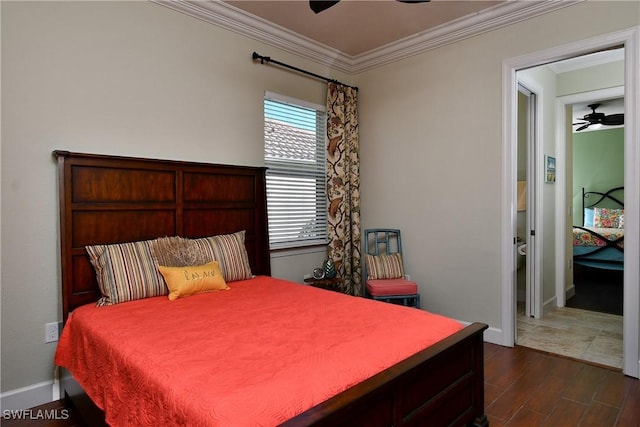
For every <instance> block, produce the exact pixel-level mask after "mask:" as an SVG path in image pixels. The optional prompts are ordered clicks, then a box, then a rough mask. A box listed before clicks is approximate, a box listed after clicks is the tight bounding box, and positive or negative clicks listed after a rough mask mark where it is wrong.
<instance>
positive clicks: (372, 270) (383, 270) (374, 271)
mask: <svg viewBox="0 0 640 427" xmlns="http://www.w3.org/2000/svg"><path fill="white" fill-rule="evenodd" d="M364 260H365V262H366V264H367V279H369V280H377V279H398V278H401V277H404V268H403V266H402V255H400V253H395V254H391V255H375V256H374V255H369V254H365V256H364Z"/></svg>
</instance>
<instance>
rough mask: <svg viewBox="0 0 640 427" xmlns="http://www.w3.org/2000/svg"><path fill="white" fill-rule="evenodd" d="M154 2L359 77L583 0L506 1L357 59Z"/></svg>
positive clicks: (198, 6)
mask: <svg viewBox="0 0 640 427" xmlns="http://www.w3.org/2000/svg"><path fill="white" fill-rule="evenodd" d="M150 1H151V2H153V3H157V4H159V5H162V6H165V7H168V8H170V9H173V10H175V11H178V12H181V13H184V14H186V15H189V16H192V17H194V18H198V19H201V20H203V21H205V22H208V23H210V24H213V25H216V26H218V27H221V28H224V29H226V30H229V31H232V32H234V33H237V34H240V35H243V36H246V37H249V38H251V39H253V40H256V41H259V42H261V43H265V44H267V45H270V46H273V47H276V48H279V49H282V50H285V51H287V52H290V53H292V54H295V55H298V56H300V57H303V58H306V59H309V60H311V61H314V62H317V63H319V64H321V65H325V66H327V67H330V68H332V69H334V70H337V71H341V72H343V73H346V74H356V73H360V72H363V71H367V70H371V69H373V68H377V67H380V66H382V65H386V64H389V63H391V62H395V61H400V60H402V59H405V58H408V57H410V56H413V55H417V54H420V53H423V52H427V51H429V50H432V49H435V48H438V47H441V46H444V45H447V44H451V43H455V42H457V41H460V40H464V39H467V38H469V37H473V36H475V35H478V34H482V33H485V32H487V31H491V30H494V29H497V28H501V27H504V26H507V25H511V24H514V23H516V22H520V21H523V20H526V19H530V18H533V17H536V16H539V15H543V14H545V13H549V12H551V11H554V10H557V9H561V8H564V7H567V6H570V5H572V4H575V3H579V2H582V1H585V0H542V1H517V0H508V1H506V2H504V3H500V4H498V5H496V6H494V7H492V8H489V9H487V10H485V11H482V12H479V13H477V14H473V15H470V16H467V17H462V18H460V19H457V20H455V21H452V22H449V23H447V24H443V25H440V26H438V27H435V28H433V29H430V30H427V31H424V32H421V33H418V34H415V35H412V36H409V37H406V38H404V39H401V40H398V41H396V42H393V43H390V44H387V45H385V46H382V47H380V48H377V49H373V50H371V51H369V52H365V53H363V54H361V55H357V56H350V55H345V54H344V53H342V52H340V51H338V50H337V49H333V48H331V47H329V46H327V45H324V44H321V43H318V42H316V41H314V40H312V39H310V38H308V37H305V36H302V35H300V34H298V33H295V32H293V31H291V30H288V29H286V28H284V27H281V26H279V25H276V24H274V23H272V22H269V21H267V20H265V19H262V18H259V17H257V16H254V15H251V14H249V13H247V12H245V11H243V10H241V9H238V8H236V7H234V6H231V5H230V4H228V3H224V2H222V1H219V0H207V1H202V0H150Z"/></svg>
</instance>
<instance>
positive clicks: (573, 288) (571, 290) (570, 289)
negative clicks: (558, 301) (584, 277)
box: [564, 283, 576, 305]
mask: <svg viewBox="0 0 640 427" xmlns="http://www.w3.org/2000/svg"><path fill="white" fill-rule="evenodd" d="M575 294H576V286H575V285H574V284H573V283H572V284H571V286H569V287H568V288H567V289H565V291H564V301H565V303H566V302H567V301H568V300H569V298H571V297H572V296H574V295H575ZM565 305H566V304H565Z"/></svg>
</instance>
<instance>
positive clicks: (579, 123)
mask: <svg viewBox="0 0 640 427" xmlns="http://www.w3.org/2000/svg"><path fill="white" fill-rule="evenodd" d="M578 120H580V119H578ZM571 124H572V125H573V126H575V125H589V124H591V123H589V122H584V121H582V122H578V123H571Z"/></svg>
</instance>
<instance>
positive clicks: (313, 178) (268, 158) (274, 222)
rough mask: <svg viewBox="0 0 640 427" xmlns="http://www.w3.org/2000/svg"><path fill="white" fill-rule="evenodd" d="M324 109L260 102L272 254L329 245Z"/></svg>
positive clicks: (279, 100) (270, 99)
mask: <svg viewBox="0 0 640 427" xmlns="http://www.w3.org/2000/svg"><path fill="white" fill-rule="evenodd" d="M325 142H326V114H325V111H324V107H321V106H315V105H312V104H308V103H304V102H303V101H297V100H292V99H290V98H285V97H281V96H278V95H275V94H266V95H265V99H264V158H265V165H266V166H267V173H266V181H267V216H268V219H269V244H270V247H271V248H272V249H277V248H287V247H296V246H307V245H314V244H325V243H326V241H327V196H326V173H325V159H326V149H325V147H326V144H325Z"/></svg>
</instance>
